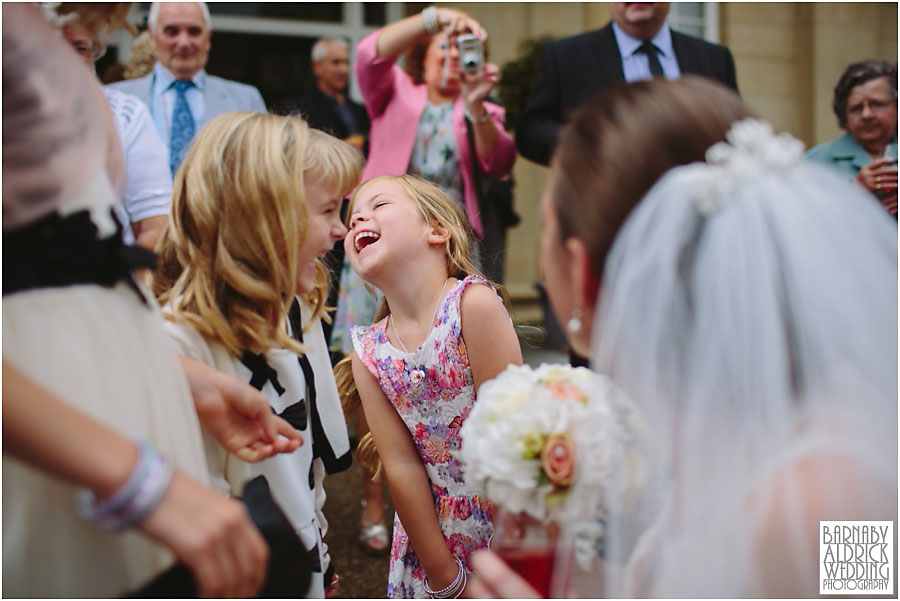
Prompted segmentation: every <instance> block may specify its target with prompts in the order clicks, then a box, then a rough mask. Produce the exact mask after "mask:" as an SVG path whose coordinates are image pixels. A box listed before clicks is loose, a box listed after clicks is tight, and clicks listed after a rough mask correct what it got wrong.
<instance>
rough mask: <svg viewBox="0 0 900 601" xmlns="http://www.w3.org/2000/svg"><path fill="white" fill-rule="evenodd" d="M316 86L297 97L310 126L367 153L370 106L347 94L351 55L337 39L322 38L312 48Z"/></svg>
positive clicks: (300, 109) (345, 46) (299, 107)
mask: <svg viewBox="0 0 900 601" xmlns="http://www.w3.org/2000/svg"><path fill="white" fill-rule="evenodd" d="M312 69H313V73H314V74H315V76H316V87H315V89H313V90H312V91H311V92H309V93H308V94H305V95H304V96H301V97H300V98H299V99H298V100H297V107H298V109H299V111H300V113H301V114H302V115H303V117H304V118H305V119H306V120H307V122H308V123H309V125H310V127H314V128H316V129H321V130H322V131H325V132H328V133H329V134H331V135H333V136H335V137H338V138H340V139H341V140H344V141H346V142H348V143H350V144H352V145H353V146H355V147H357V148H358V149H359V150H360V151H361V152H365V142H366V140H367V139H368V137H369V117H368V115H366V109H365V108H364V107H363V106H362V105H361V104H359V103H358V102H354V101H352V100H350V99H349V98H348V97H347V94H346V92H347V82H348V78H349V75H350V54H349V51H348V50H347V44H346V43H345V42H344V41H343V40H341V39H337V38H322V39H320V40H318V41H317V42H316V43H315V44H314V45H313V48H312Z"/></svg>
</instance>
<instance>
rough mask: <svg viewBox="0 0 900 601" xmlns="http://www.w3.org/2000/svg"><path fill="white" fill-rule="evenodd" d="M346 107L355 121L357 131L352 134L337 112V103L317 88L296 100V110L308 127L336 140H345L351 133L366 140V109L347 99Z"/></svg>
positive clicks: (367, 132)
mask: <svg viewBox="0 0 900 601" xmlns="http://www.w3.org/2000/svg"><path fill="white" fill-rule="evenodd" d="M346 102H347V106H348V107H349V108H350V112H351V113H352V114H353V118H354V119H355V120H356V124H357V127H358V128H359V131H357V132H352V131H350V130H349V129H348V128H347V124H346V123H344V120H343V119H341V114H340V113H339V112H338V106H337V101H336V100H335V99H334V98H332V97H330V96H328V95H326V94H325V93H324V92H322V90H320V89H319V88H315V89H313V90H312V91H311V92H309V93H308V94H305V95H303V96H301V97H300V98H298V99H297V109H298V110H299V111H300V113H301V114H302V115H303V117H304V118H305V119H306V121H307V123H309V126H310V127H313V128H315V129H320V130H322V131H324V132H327V133H329V134H331V135H332V136H334V137H336V138H340V139H341V140H345V139H346V138H347V137H349V136H350V135H351V134H353V133H358V134H360V135H362V136H363V137H364V138H366V140H367V141H368V139H369V116H368V115H367V114H366V109H365V108H364V107H363V105H361V104H359V103H358V102H353V101H352V100H350V99H349V98H347V99H346Z"/></svg>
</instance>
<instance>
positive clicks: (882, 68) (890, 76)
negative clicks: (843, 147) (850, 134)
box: [831, 59, 897, 129]
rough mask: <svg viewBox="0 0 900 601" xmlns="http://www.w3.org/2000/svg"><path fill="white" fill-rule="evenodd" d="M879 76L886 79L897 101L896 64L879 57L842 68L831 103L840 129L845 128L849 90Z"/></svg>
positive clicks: (893, 97)
mask: <svg viewBox="0 0 900 601" xmlns="http://www.w3.org/2000/svg"><path fill="white" fill-rule="evenodd" d="M880 77H884V78H886V79H887V83H888V90H889V91H890V92H891V98H892V99H893V101H894V102H897V65H892V64H890V63H889V62H887V61H884V60H880V59H869V60H865V61H861V62H858V63H853V64H852V65H848V66H847V68H846V69H844V73H843V74H841V78H840V79H839V80H838V82H837V85H836V86H834V100H833V101H832V103H831V108H832V110H834V114H835V116H837V119H838V125H840V126H841V129H847V100H848V99H849V98H850V92H851V91H852V90H853V88H855V87H856V86H860V85H862V84H864V83H868V82H870V81H872V80H873V79H878V78H880Z"/></svg>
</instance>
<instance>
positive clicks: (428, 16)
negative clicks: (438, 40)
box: [422, 6, 441, 35]
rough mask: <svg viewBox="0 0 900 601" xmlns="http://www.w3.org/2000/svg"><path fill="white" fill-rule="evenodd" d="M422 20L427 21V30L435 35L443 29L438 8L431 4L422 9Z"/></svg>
mask: <svg viewBox="0 0 900 601" xmlns="http://www.w3.org/2000/svg"><path fill="white" fill-rule="evenodd" d="M422 21H424V22H425V31H427V32H428V33H430V34H431V35H434V34H436V33H438V32H439V31H440V30H441V22H440V20H439V19H438V14H437V9H436V8H435V7H433V6H429V7H427V8H425V9H424V10H422Z"/></svg>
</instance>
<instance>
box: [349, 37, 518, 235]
mask: <svg viewBox="0 0 900 601" xmlns="http://www.w3.org/2000/svg"><path fill="white" fill-rule="evenodd" d="M379 34H380V30H379V31H376V32H374V33H372V34H370V35H368V36H366V37H365V38H363V40H362V41H361V42H360V43H359V45H358V46H357V47H356V66H355V68H356V77H357V80H358V82H359V89H360V92H361V93H362V96H363V100H364V101H365V104H366V110H367V111H368V113H369V119H370V120H371V122H372V125H371V129H370V131H369V158H368V161H367V162H366V167H365V169H364V170H363V176H362V181H365V180H367V179H370V178H373V177H375V176H378V175H402V174H404V173H406V170H407V168H408V167H409V159H410V157H411V156H412V151H413V144H414V143H415V139H416V127H417V126H418V124H419V117H420V116H421V115H422V111H423V110H425V103H426V102H427V100H428V90H427V89H426V87H425V84H416V83H415V82H414V81H413V80H412V78H411V77H410V76H409V75H407V74H406V72H405V71H403V69H401V68H400V67H398V66H397V65H395V64H394V63H395V62H396V61H397V57H390V58H378V57H377V51H376V43H377V41H378V36H379ZM485 107H486V108H487V110H488V112H489V113H490V115H491V118H492V119H493V120H494V122H495V123H496V124H497V129H498V130H499V131H500V135H499V137H498V139H497V146H496V148H495V149H494V154H493V155H492V156H489V157H478V158H479V163H480V164H481V168H482V170H483V171H484V172H485V173H487V174H488V175H489V176H490V177H502V176H504V175H506V174H508V173H509V172H510V171H511V170H512V166H513V163H514V162H515V160H516V147H515V143H514V142H513V138H512V136H511V135H510V134H509V133H508V132H507V131H506V130H505V129H504V128H503V126H504V123H505V121H506V111H504V110H503V108H502V107H499V106H497V105H495V104H491V103H489V102H486V103H485ZM453 129H454V132H455V133H456V143H457V146H458V147H459V162H460V165H462V179H463V198H464V200H465V205H466V213H467V215H468V218H469V225H471V226H472V230H473V231H474V232H475V234H476V235H477V236H478V237H479V238H481V237H482V236H483V233H484V230H483V228H482V225H481V216H480V214H479V210H478V197H477V196H476V195H475V183H474V181H473V178H472V157H471V153H470V152H469V142H468V139H467V138H466V122H465V117H464V116H463V100H462V97H461V96H460V97H458V98H457V99H456V102H455V104H454V107H453Z"/></svg>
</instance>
